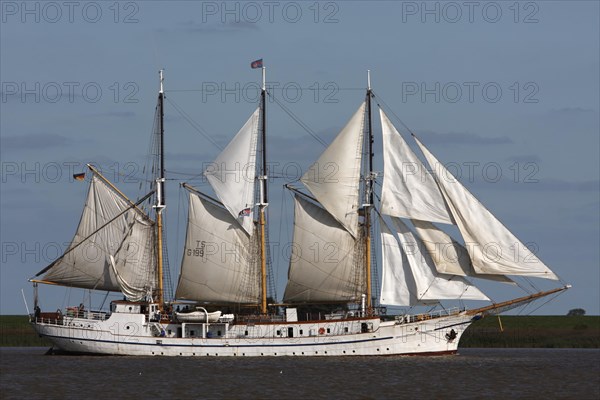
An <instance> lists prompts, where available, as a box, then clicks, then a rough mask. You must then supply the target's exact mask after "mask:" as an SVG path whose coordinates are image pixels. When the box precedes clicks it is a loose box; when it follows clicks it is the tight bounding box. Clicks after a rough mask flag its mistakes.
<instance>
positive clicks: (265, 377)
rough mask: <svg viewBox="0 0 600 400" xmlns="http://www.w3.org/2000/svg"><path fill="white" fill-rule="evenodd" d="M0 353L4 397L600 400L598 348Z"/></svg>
mask: <svg viewBox="0 0 600 400" xmlns="http://www.w3.org/2000/svg"><path fill="white" fill-rule="evenodd" d="M45 351H46V349H45V348H0V398H1V399H23V398H28V399H42V398H43V399H49V398H52V399H58V398H72V399H75V398H76V399H82V398H83V399H86V398H87V399H93V398H115V399H124V398H128V399H134V398H152V399H158V398H169V399H183V398H198V399H278V400H288V399H301V398H302V399H400V398H407V399H444V400H450V399H461V398H487V399H514V398H529V399H534V398H535V399H557V398H559V399H599V398H600V350H574V349H463V350H461V351H460V354H459V355H457V356H445V357H432V358H426V357H379V358H377V357H347V358H336V357H331V358H275V357H273V358H271V357H269V358H235V359H234V358H169V357H164V358H158V357H156V358H151V357H108V356H102V357H101V356H45V355H44V352H45Z"/></svg>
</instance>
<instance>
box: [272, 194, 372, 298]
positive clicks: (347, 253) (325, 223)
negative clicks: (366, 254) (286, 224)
mask: <svg viewBox="0 0 600 400" xmlns="http://www.w3.org/2000/svg"><path fill="white" fill-rule="evenodd" d="M294 214H295V215H294V216H295V219H294V237H293V246H292V254H291V257H290V268H289V272H288V283H287V286H286V289H285V294H284V296H283V301H284V302H286V303H291V302H348V301H356V300H358V299H360V297H361V294H362V293H364V290H365V278H364V268H362V265H360V264H361V263H358V262H357V260H358V259H357V257H355V254H357V251H358V249H357V246H358V245H359V244H358V243H357V241H356V240H355V239H354V238H353V237H352V235H351V234H350V233H349V232H348V231H346V229H344V227H343V226H342V225H341V224H340V223H339V222H338V221H336V219H335V218H333V217H332V216H331V215H330V214H329V213H328V212H327V211H326V210H324V209H323V208H321V207H319V206H317V205H315V204H313V203H311V202H309V201H307V200H305V199H303V198H302V197H300V196H298V195H296V196H295V212H294Z"/></svg>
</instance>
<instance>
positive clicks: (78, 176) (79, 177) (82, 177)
mask: <svg viewBox="0 0 600 400" xmlns="http://www.w3.org/2000/svg"><path fill="white" fill-rule="evenodd" d="M73 179H75V180H76V181H83V180H85V172H82V173H81V174H73Z"/></svg>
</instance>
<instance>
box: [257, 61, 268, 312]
mask: <svg viewBox="0 0 600 400" xmlns="http://www.w3.org/2000/svg"><path fill="white" fill-rule="evenodd" d="M266 97H267V90H266V68H265V67H264V66H263V67H262V88H261V92H260V114H261V127H260V129H261V135H260V141H261V154H262V157H261V166H260V175H259V177H258V183H259V187H260V188H259V196H260V198H259V203H258V207H259V215H258V225H259V229H260V282H261V304H260V312H261V314H266V313H267V240H266V217H265V211H266V208H267V206H268V205H269V203H268V190H267V181H268V175H267V174H268V171H267V137H266V128H267V123H266V108H267V107H266V105H267V102H266Z"/></svg>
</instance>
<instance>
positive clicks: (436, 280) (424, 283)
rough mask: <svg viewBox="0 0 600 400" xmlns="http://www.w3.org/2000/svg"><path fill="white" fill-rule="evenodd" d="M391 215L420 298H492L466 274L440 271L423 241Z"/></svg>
mask: <svg viewBox="0 0 600 400" xmlns="http://www.w3.org/2000/svg"><path fill="white" fill-rule="evenodd" d="M391 219H392V222H393V224H394V227H395V228H396V231H397V234H398V238H399V241H400V244H401V246H402V249H403V250H404V253H405V254H406V258H407V260H408V264H409V265H410V270H411V272H412V276H413V278H414V280H415V285H416V288H417V298H418V299H419V300H443V299H461V300H489V298H488V297H487V296H486V295H485V294H483V293H482V292H481V291H480V290H479V289H477V288H476V287H475V286H473V285H471V284H470V283H469V282H468V281H467V280H466V279H464V278H463V277H461V276H456V275H446V274H439V273H438V272H437V271H436V269H435V265H434V263H433V260H432V259H431V257H429V254H428V253H427V251H426V250H425V247H424V246H423V243H422V242H421V241H420V240H419V239H417V237H415V235H414V234H413V233H412V232H411V231H410V229H409V228H408V227H407V226H406V225H405V224H404V223H403V222H402V221H401V220H400V219H399V218H396V217H391Z"/></svg>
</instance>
